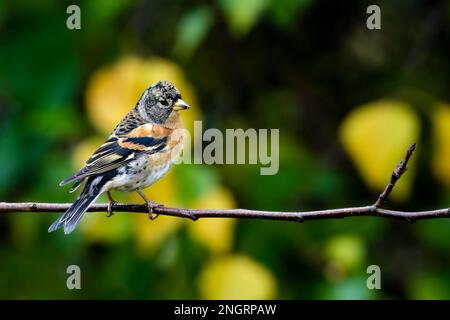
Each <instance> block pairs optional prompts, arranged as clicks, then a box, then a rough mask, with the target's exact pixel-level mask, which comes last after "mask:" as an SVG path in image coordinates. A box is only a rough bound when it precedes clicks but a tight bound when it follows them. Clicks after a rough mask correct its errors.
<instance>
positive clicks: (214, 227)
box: [188, 187, 235, 252]
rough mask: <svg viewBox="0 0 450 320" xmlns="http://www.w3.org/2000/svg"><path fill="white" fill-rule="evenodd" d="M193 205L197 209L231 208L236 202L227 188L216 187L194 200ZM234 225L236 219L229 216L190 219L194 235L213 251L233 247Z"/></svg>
mask: <svg viewBox="0 0 450 320" xmlns="http://www.w3.org/2000/svg"><path fill="white" fill-rule="evenodd" d="M192 207H193V208H197V209H231V208H234V207H235V202H234V199H233V196H232V195H231V193H230V192H229V191H228V190H227V189H225V188H223V187H216V188H215V189H213V190H211V191H209V192H207V193H205V194H204V195H203V196H202V197H201V198H200V199H198V200H196V201H194V202H193V203H192ZM234 225H235V220H234V219H228V218H222V219H221V218H217V219H216V218H211V219H209V218H208V219H200V220H198V221H189V223H188V227H189V232H190V234H191V235H192V237H193V238H195V239H196V240H198V241H199V242H201V243H202V244H203V245H205V246H206V247H207V248H208V249H209V250H210V251H211V252H225V251H229V250H230V249H231V247H232V245H233V231H234Z"/></svg>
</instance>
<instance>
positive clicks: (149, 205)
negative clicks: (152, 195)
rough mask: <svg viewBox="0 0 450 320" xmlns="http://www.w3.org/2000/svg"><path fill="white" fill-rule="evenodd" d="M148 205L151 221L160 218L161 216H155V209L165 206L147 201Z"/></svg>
mask: <svg viewBox="0 0 450 320" xmlns="http://www.w3.org/2000/svg"><path fill="white" fill-rule="evenodd" d="M146 203H147V208H148V218H149V219H150V220H155V219H156V218H158V217H159V214H157V213H156V214H155V215H153V209H154V208H158V207H162V206H163V205H162V204H160V203H157V202H153V201H146Z"/></svg>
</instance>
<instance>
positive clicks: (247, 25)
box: [219, 0, 269, 37]
mask: <svg viewBox="0 0 450 320" xmlns="http://www.w3.org/2000/svg"><path fill="white" fill-rule="evenodd" d="M219 4H220V6H221V7H222V10H223V11H224V13H225V16H226V18H227V20H228V25H229V27H230V31H231V32H232V33H233V34H234V35H235V36H236V37H243V36H245V35H246V34H247V33H248V32H249V31H250V30H251V29H252V28H253V27H254V25H255V24H256V22H257V21H258V19H259V17H260V16H261V14H262V13H263V12H264V11H265V10H266V9H267V6H268V4H269V1H268V0H246V1H241V0H219Z"/></svg>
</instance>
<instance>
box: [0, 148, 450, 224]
mask: <svg viewBox="0 0 450 320" xmlns="http://www.w3.org/2000/svg"><path fill="white" fill-rule="evenodd" d="M415 147H416V145H415V144H412V145H411V146H410V147H409V148H408V151H407V152H406V155H405V158H404V159H403V160H402V161H401V162H400V164H399V165H398V166H397V167H396V168H395V170H394V172H393V173H392V176H391V180H390V182H389V184H388V185H387V186H386V188H385V190H384V191H383V193H382V194H381V195H380V196H379V197H378V199H377V201H376V203H375V204H374V205H371V206H364V207H353V208H339V209H331V210H318V211H304V212H283V211H260V210H247V209H229V210H221V209H212V210H201V209H183V208H169V207H164V206H158V207H155V208H153V213H155V214H159V215H165V216H172V217H180V218H188V219H191V220H197V219H200V218H248V219H265V220H283V221H295V222H303V221H307V220H321V219H335V218H345V217H355V216H372V217H382V218H394V219H402V220H406V221H409V222H412V221H415V220H420V219H433V218H449V217H450V209H449V208H445V209H438V210H430V211H418V212H407V211H394V210H385V209H381V205H383V203H384V201H385V200H386V199H387V197H388V196H389V195H390V193H391V192H392V190H393V188H394V187H395V184H396V182H397V181H398V179H400V177H401V176H402V174H403V173H404V172H405V171H406V170H407V165H408V161H409V159H410V158H411V156H412V154H413V152H414V149H415ZM70 205H71V204H70V203H33V202H23V203H7V202H0V213H12V212H64V211H66V210H67V209H68V208H69V207H70ZM112 209H113V211H115V212H119V211H121V212H132V213H146V214H147V213H148V207H147V205H146V204H127V203H114V204H113V205H112ZM88 211H89V212H108V204H107V203H105V204H94V205H92V206H91V207H90V208H89V209H88Z"/></svg>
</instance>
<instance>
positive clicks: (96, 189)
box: [48, 176, 108, 234]
mask: <svg viewBox="0 0 450 320" xmlns="http://www.w3.org/2000/svg"><path fill="white" fill-rule="evenodd" d="M107 180H108V179H106V178H105V177H104V176H97V177H91V178H89V179H88V181H87V182H86V185H85V186H84V189H83V191H82V192H81V194H80V196H79V197H78V198H77V200H75V202H74V203H73V204H72V205H71V206H70V208H69V209H68V210H67V211H66V212H65V213H64V214H63V215H62V216H61V217H60V218H59V219H58V220H56V221H55V222H54V223H53V224H52V225H51V226H50V228H48V232H53V231H55V230H58V229H59V228H61V227H64V233H66V234H68V233H71V232H72V231H73V230H74V229H75V227H76V226H77V225H78V223H79V222H80V220H81V218H82V217H83V215H84V213H85V212H86V211H87V209H88V208H89V206H90V205H91V204H92V203H93V202H94V201H95V200H97V198H98V197H99V196H100V194H101V191H102V187H103V186H104V185H105V183H106V182H107Z"/></svg>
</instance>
